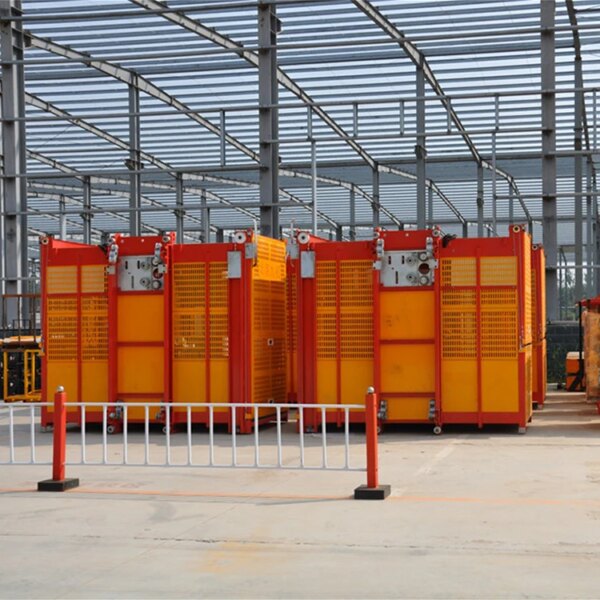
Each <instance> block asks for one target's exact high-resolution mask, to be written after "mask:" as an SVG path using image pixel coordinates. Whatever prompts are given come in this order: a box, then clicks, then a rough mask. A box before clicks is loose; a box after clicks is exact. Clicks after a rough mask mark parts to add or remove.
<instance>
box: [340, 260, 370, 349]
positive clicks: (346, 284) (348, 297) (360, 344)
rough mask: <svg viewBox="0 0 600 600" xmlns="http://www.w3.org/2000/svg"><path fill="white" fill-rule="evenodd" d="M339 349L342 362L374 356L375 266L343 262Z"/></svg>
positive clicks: (341, 266) (341, 268) (364, 262)
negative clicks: (343, 360)
mask: <svg viewBox="0 0 600 600" xmlns="http://www.w3.org/2000/svg"><path fill="white" fill-rule="evenodd" d="M340 346H341V348H340V350H341V358H342V359H362V358H372V357H373V263H372V262H371V261H367V260H348V261H342V262H340Z"/></svg>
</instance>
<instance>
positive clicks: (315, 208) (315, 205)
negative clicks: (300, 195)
mask: <svg viewBox="0 0 600 600" xmlns="http://www.w3.org/2000/svg"><path fill="white" fill-rule="evenodd" d="M309 114H312V113H309ZM310 122H312V119H311V121H310ZM310 177H311V180H310V189H311V202H312V232H313V235H317V231H318V230H319V222H318V216H319V199H318V196H317V142H315V140H311V142H310Z"/></svg>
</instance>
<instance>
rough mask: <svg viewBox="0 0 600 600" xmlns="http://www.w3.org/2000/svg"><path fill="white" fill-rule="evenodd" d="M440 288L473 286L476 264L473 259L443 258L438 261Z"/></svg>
mask: <svg viewBox="0 0 600 600" xmlns="http://www.w3.org/2000/svg"><path fill="white" fill-rule="evenodd" d="M440 270H441V274H442V286H453V287H457V286H475V285H476V284H477V263H476V260H475V257H471V256H467V257H458V258H443V259H442V260H441V261H440Z"/></svg>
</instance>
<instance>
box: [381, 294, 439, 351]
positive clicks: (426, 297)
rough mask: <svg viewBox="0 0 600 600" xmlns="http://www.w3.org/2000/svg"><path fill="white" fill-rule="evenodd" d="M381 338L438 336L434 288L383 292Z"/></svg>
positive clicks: (428, 337)
mask: <svg viewBox="0 0 600 600" xmlns="http://www.w3.org/2000/svg"><path fill="white" fill-rule="evenodd" d="M380 299H381V310H380V315H381V317H380V323H381V338H382V339H399V338H400V339H412V340H414V339H431V338H433V337H434V336H435V299H434V294H433V292H405V291H402V292H382V293H381V295H380Z"/></svg>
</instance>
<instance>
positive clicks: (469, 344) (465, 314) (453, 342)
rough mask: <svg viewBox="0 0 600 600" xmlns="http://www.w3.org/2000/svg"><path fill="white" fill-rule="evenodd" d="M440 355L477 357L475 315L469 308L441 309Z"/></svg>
mask: <svg viewBox="0 0 600 600" xmlns="http://www.w3.org/2000/svg"><path fill="white" fill-rule="evenodd" d="M442 357H443V358H444V359H460V360H465V359H475V358H476V357H477V317H476V314H475V306H473V307H472V308H471V309H470V310H461V311H456V310H443V311H442Z"/></svg>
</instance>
